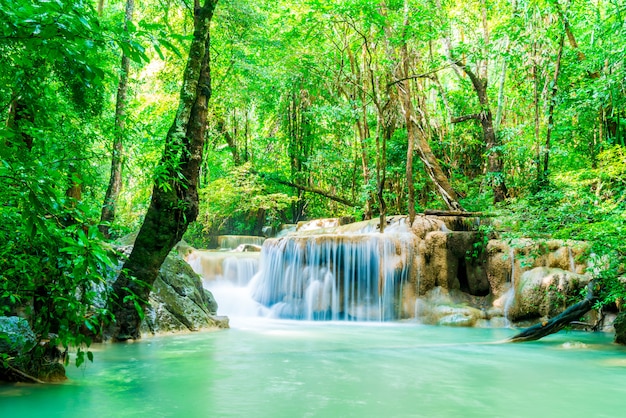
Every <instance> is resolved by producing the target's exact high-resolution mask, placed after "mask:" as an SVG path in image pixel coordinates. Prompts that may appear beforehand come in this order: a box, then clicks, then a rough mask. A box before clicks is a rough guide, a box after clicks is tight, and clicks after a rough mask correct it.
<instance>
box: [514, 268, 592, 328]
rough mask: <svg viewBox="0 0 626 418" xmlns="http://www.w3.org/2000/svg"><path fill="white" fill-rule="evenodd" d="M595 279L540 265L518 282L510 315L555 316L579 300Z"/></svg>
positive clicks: (515, 317) (520, 317)
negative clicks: (581, 293)
mask: <svg viewBox="0 0 626 418" xmlns="http://www.w3.org/2000/svg"><path fill="white" fill-rule="evenodd" d="M590 280H591V278H590V277H589V276H585V275H580V274H576V273H572V272H569V271H566V270H563V269H560V268H549V267H536V268H534V269H532V270H529V271H526V272H524V273H523V274H522V275H521V277H520V278H519V280H518V281H517V283H516V285H515V292H514V295H512V296H513V298H514V299H513V301H512V303H511V305H510V307H509V309H508V317H509V319H511V320H513V321H519V320H525V319H536V318H542V317H550V316H555V315H557V314H559V313H560V312H562V311H563V310H565V309H566V308H567V307H568V306H569V305H570V304H572V303H573V302H574V301H575V298H576V297H577V296H578V295H579V294H580V290H581V289H583V288H584V287H585V286H586V285H587V284H588V283H589V281H590Z"/></svg>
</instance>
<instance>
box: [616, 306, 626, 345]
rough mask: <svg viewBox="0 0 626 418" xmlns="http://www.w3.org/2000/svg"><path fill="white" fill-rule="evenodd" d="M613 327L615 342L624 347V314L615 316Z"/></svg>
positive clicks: (625, 319) (625, 332)
mask: <svg viewBox="0 0 626 418" xmlns="http://www.w3.org/2000/svg"><path fill="white" fill-rule="evenodd" d="M613 327H614V328H615V342H616V343H617V344H623V345H626V312H620V313H619V314H617V318H615V321H613Z"/></svg>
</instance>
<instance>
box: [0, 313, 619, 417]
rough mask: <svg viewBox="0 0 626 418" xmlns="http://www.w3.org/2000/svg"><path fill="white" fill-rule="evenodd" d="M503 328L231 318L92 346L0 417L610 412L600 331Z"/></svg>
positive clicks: (613, 410) (615, 412)
mask: <svg viewBox="0 0 626 418" xmlns="http://www.w3.org/2000/svg"><path fill="white" fill-rule="evenodd" d="M512 333H513V331H512V330H507V329H474V328H460V329H459V328H445V327H431V326H424V325H419V324H416V323H384V324H383V323H346V322H343V323H341V322H306V321H277V320H269V319H256V320H245V321H234V323H233V328H232V329H230V330H225V331H220V332H212V333H196V334H188V335H181V336H168V337H157V338H147V339H144V340H142V341H140V342H137V343H130V344H115V345H110V344H109V345H104V346H99V347H96V350H97V351H96V352H95V363H93V364H88V365H87V367H83V368H80V369H77V368H75V367H69V368H68V375H69V377H70V381H69V382H68V383H65V384H60V385H46V386H37V385H23V384H22V385H4V386H0V417H21V418H28V417H41V416H46V417H65V418H67V417H94V418H101V417H255V418H256V417H272V418H274V417H533V416H535V417H539V416H546V417H547V416H554V417H556V416H567V417H589V416H594V417H602V416H605V417H609V416H611V417H613V416H619V415H620V414H621V413H623V411H624V408H625V407H626V386H625V385H624V382H626V350H625V349H624V348H622V347H619V346H615V345H613V344H611V336H610V335H607V334H585V333H559V334H557V335H553V336H550V337H547V338H545V339H544V340H542V341H539V342H534V343H524V344H500V343H498V341H501V340H502V339H504V338H506V337H507V336H510V335H511V334H512Z"/></svg>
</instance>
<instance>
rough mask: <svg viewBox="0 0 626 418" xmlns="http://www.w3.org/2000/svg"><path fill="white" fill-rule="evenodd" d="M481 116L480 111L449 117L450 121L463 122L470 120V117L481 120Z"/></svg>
mask: <svg viewBox="0 0 626 418" xmlns="http://www.w3.org/2000/svg"><path fill="white" fill-rule="evenodd" d="M482 117H483V115H482V113H472V114H471V115H464V116H459V117H456V118H451V119H450V123H461V122H465V121H467V120H472V119H476V120H481V119H482Z"/></svg>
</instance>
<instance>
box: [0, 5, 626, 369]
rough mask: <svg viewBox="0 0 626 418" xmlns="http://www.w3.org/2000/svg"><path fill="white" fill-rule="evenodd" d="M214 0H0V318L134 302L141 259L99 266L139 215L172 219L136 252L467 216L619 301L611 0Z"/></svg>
mask: <svg viewBox="0 0 626 418" xmlns="http://www.w3.org/2000/svg"><path fill="white" fill-rule="evenodd" d="M216 4H217V1H209V0H206V1H202V2H200V1H197V0H196V1H191V0H145V1H134V0H108V1H105V0H99V1H89V0H78V1H66V0H39V1H35V0H0V56H1V57H2V60H1V61H0V119H1V121H2V123H0V181H1V183H0V184H1V187H0V202H1V204H0V219H1V222H0V242H1V243H2V244H1V245H0V315H8V314H15V313H20V314H21V315H24V316H26V317H28V318H29V321H30V323H31V326H32V327H33V329H34V331H35V333H36V334H37V336H38V338H40V339H42V340H47V339H49V338H52V343H55V344H56V343H58V344H61V345H63V346H65V347H68V346H77V347H88V346H89V344H90V343H91V341H92V338H93V336H94V335H97V334H99V333H100V332H101V330H102V329H103V328H104V327H107V326H109V324H110V323H111V322H112V320H113V319H114V316H115V314H117V315H118V318H119V317H120V315H122V316H127V315H129V312H132V311H133V310H134V309H135V308H137V307H138V308H139V310H138V311H137V312H140V311H141V305H142V303H143V300H144V299H145V298H144V293H142V292H144V290H142V283H143V284H144V285H145V284H148V285H149V283H150V279H149V278H143V276H141V274H143V273H141V269H142V268H144V267H145V265H146V264H149V263H152V267H151V268H152V270H154V266H155V265H157V269H158V265H160V263H159V261H158V257H157V258H154V259H151V260H150V262H149V263H148V262H147V261H146V259H145V254H144V256H131V260H133V261H132V262H133V263H134V265H130V266H129V267H128V274H127V277H126V278H127V279H128V281H127V282H124V283H123V284H120V285H118V288H117V289H111V288H110V286H108V285H107V280H108V276H109V275H110V274H111V272H112V271H113V270H114V269H113V265H114V263H116V261H114V259H112V257H111V249H112V247H111V243H112V242H114V241H115V239H117V238H119V237H122V236H124V235H127V234H129V233H133V232H137V231H139V229H140V227H141V225H145V224H146V223H149V222H148V221H149V219H151V218H150V216H151V215H146V214H147V213H149V212H150V210H153V211H154V213H153V214H154V215H155V216H169V218H168V219H169V220H167V221H163V222H166V223H167V222H172V225H173V226H172V227H171V228H170V231H169V232H168V233H167V234H166V235H165V236H161V235H159V234H161V232H158V231H156V232H155V231H152V232H151V233H150V234H149V235H147V238H145V239H142V240H140V245H139V246H140V247H141V248H143V249H144V253H150V254H154V253H159V257H161V256H162V257H164V256H165V254H167V251H169V250H170V249H171V246H173V245H174V244H175V242H176V241H177V240H178V239H180V238H181V236H183V234H184V238H185V239H186V240H187V241H188V242H190V243H191V244H192V245H194V246H197V247H202V246H208V245H210V243H211V239H212V237H215V236H217V235H220V234H252V235H256V234H259V233H260V231H261V228H262V227H263V226H274V227H278V226H279V225H280V224H283V223H294V222H298V221H300V220H305V219H312V218H319V217H338V216H348V217H352V218H354V219H369V218H372V217H378V216H380V217H384V216H385V215H388V214H409V216H411V217H414V216H415V213H418V212H421V211H423V210H425V209H446V210H454V211H477V212H483V213H485V214H489V215H492V216H497V217H499V218H500V219H502V220H503V223H502V225H503V233H504V234H505V235H508V236H522V235H523V236H530V237H533V238H548V237H551V238H562V239H574V240H586V241H589V242H590V243H591V244H592V245H591V247H590V248H591V249H590V257H592V258H593V259H594V260H597V263H596V265H597V267H598V268H596V269H595V270H594V275H595V276H596V279H597V280H600V281H601V282H602V283H603V289H604V293H603V296H602V297H601V299H600V302H599V303H602V304H614V303H615V302H616V301H617V302H618V303H619V301H620V300H621V298H622V297H623V296H624V294H625V290H624V285H623V284H622V283H621V282H620V281H619V280H618V278H619V277H620V275H623V273H624V256H625V253H626V246H625V245H624V244H623V243H624V242H625V238H626V229H625V227H624V225H626V120H625V119H626V95H625V93H626V2H624V0H592V1H582V0H470V1H467V2H457V1H451V0H422V1H415V0H381V1H368V0H325V1H321V0H294V1H286V0H275V1H266V0H260V1H249V0H220V2H219V4H217V6H216ZM203 13H205V14H203ZM207 19H208V21H209V22H210V26H211V28H210V30H211V36H210V37H209V36H208V23H207V22H206V20H207ZM203 31H204V32H203ZM200 32H202V33H200ZM209 40H210V43H209ZM195 59H197V60H199V62H198V63H196V64H197V67H193V68H195V69H192V70H189V71H187V70H185V69H186V68H187V69H189V68H191V67H190V63H191V61H193V60H195ZM209 71H210V73H209ZM192 73H193V74H192ZM193 77H195V81H193V80H192V79H193ZM203 77H204V78H203ZM190 80H192V85H189V82H190ZM194 83H195V84H194ZM209 98H210V99H209ZM193 106H196V107H197V108H194V109H195V110H192V107H193ZM198 112H200V113H198ZM194 115H195V116H194ZM181 117H182V119H181ZM192 125H193V126H195V127H194V128H189V126H192ZM190 165H191V166H193V167H191V168H190ZM164 214H165V215H164ZM168 214H169V215H168ZM172 214H173V215H172ZM163 219H165V218H163ZM146 220H148V221H146ZM159 222H161V221H159ZM161 223H162V222H161ZM140 234H141V233H140ZM140 236H141V235H140ZM155 237H160V238H162V241H159V248H154V247H150V246H149V245H151V244H154V241H155ZM168 247H169V248H168ZM161 261H162V259H161ZM150 274H151V273H150ZM148 276H149V274H148ZM138 277H139V279H138V280H137V278H138ZM146 277H147V276H146ZM133 280H135V281H133ZM137 283H139V284H137ZM143 288H144V289H145V288H149V287H148V286H144V287H143ZM102 289H109V291H110V292H114V291H115V293H116V294H117V295H118V299H117V302H116V303H117V305H115V304H114V306H117V308H115V307H114V306H111V305H110V304H108V303H106V301H103V300H101V299H102V294H103V293H102V291H101V290H102ZM105 296H106V292H105ZM105 299H106V297H105ZM121 305H124V307H122V308H120V306H121ZM131 316H132V315H131ZM132 320H133V321H136V320H137V318H134V319H132ZM51 335H52V337H51ZM118 335H119V336H120V339H124V338H134V337H135V336H136V334H135V333H134V331H133V328H132V327H130V328H128V329H125V330H122V331H119V330H118ZM81 353H82V354H81ZM85 353H86V354H85ZM85 356H87V357H88V358H89V359H91V358H92V355H91V353H89V352H88V351H86V352H83V351H80V350H79V355H78V356H77V362H82V361H84V359H85Z"/></svg>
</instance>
